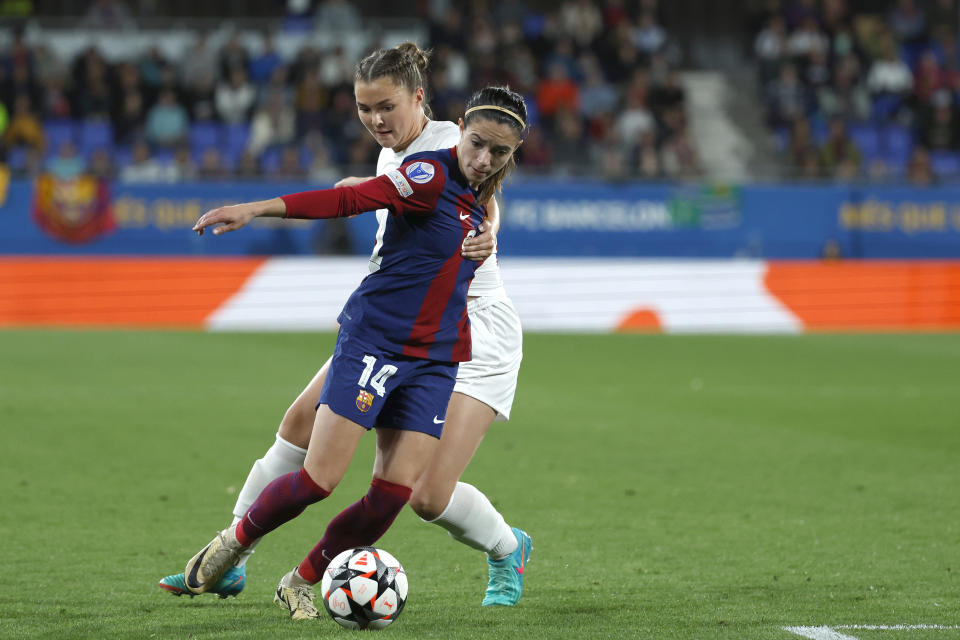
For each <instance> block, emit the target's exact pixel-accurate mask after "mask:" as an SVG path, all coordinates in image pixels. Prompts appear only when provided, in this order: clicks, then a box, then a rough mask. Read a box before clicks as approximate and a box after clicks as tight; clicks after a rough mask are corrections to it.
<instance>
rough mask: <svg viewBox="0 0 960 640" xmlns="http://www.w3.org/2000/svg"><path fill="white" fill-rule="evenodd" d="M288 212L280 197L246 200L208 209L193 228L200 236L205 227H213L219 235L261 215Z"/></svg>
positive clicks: (273, 215)
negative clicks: (253, 200)
mask: <svg viewBox="0 0 960 640" xmlns="http://www.w3.org/2000/svg"><path fill="white" fill-rule="evenodd" d="M286 213H287V205H286V204H285V203H284V202H283V200H281V199H280V198H271V199H270V200H260V201H258V202H244V203H242V204H234V205H230V206H228V207H217V208H216V209H211V210H210V211H207V212H206V213H205V214H203V215H202V216H200V219H199V220H197V223H196V224H195V225H193V230H194V231H196V232H197V235H198V236H202V235H203V230H204V229H206V228H207V227H213V235H215V236H218V235H220V234H221V233H226V232H227V231H236V230H237V229H240V228H242V227H245V226H246V225H247V223H249V222H250V221H251V220H253V219H254V218H257V217H259V216H272V217H276V218H282V217H284V215H286ZM218 225H219V226H218Z"/></svg>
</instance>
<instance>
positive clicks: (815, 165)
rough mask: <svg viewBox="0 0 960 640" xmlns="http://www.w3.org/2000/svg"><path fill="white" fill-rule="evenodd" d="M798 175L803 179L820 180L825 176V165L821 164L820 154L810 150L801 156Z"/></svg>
mask: <svg viewBox="0 0 960 640" xmlns="http://www.w3.org/2000/svg"><path fill="white" fill-rule="evenodd" d="M797 177H798V178H800V179H801V180H820V179H821V178H823V166H822V165H821V164H820V154H818V153H817V152H816V151H812V150H811V151H809V152H807V153H805V154H804V155H803V156H802V157H801V158H800V163H799V165H798V166H797Z"/></svg>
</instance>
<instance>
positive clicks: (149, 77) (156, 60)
mask: <svg viewBox="0 0 960 640" xmlns="http://www.w3.org/2000/svg"><path fill="white" fill-rule="evenodd" d="M137 69H138V70H139V71H140V81H141V82H142V83H143V86H144V88H145V89H147V90H148V91H150V92H151V95H156V92H157V91H158V90H159V89H160V87H162V86H163V85H164V83H165V77H166V74H167V73H168V71H171V72H172V70H171V68H170V63H169V62H167V59H166V58H164V57H163V53H162V52H161V51H160V47H158V46H152V47H150V48H149V49H147V51H146V53H144V54H143V55H142V56H141V57H140V60H139V61H138V62H137Z"/></svg>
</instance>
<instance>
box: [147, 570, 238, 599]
mask: <svg viewBox="0 0 960 640" xmlns="http://www.w3.org/2000/svg"><path fill="white" fill-rule="evenodd" d="M246 582H247V566H246V565H244V566H242V567H230V568H229V569H227V572H226V573H225V574H223V576H222V577H221V578H220V580H218V581H217V583H216V584H215V585H213V588H211V589H210V590H209V591H207V593H215V594H217V595H218V596H220V598H226V597H228V596H233V597H236V596H237V595H238V594H239V593H240V592H241V591H243V587H244V586H245V585H246ZM158 584H159V586H160V588H161V589H163V590H164V591H169V592H170V593H172V594H173V595H175V596H182V595H187V596H190V597H191V598H192V597H193V596H195V595H197V594H195V593H193V592H192V591H190V589H187V583H186V582H184V579H183V574H182V573H178V574H175V575H172V576H167V577H166V578H164V579H163V580H161V581H160V582H159V583H158Z"/></svg>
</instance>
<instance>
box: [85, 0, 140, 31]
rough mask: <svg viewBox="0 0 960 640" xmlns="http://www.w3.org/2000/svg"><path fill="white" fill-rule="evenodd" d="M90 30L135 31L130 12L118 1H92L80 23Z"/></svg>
mask: <svg viewBox="0 0 960 640" xmlns="http://www.w3.org/2000/svg"><path fill="white" fill-rule="evenodd" d="M81 24H82V26H84V27H87V28H90V29H111V30H114V31H124V30H127V29H136V27H137V25H136V23H135V22H134V20H133V17H132V16H131V14H130V10H129V9H127V7H126V6H125V5H124V4H123V3H122V2H120V0H93V3H92V4H91V5H90V8H89V9H87V13H86V15H85V16H84V17H83V21H82V22H81Z"/></svg>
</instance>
